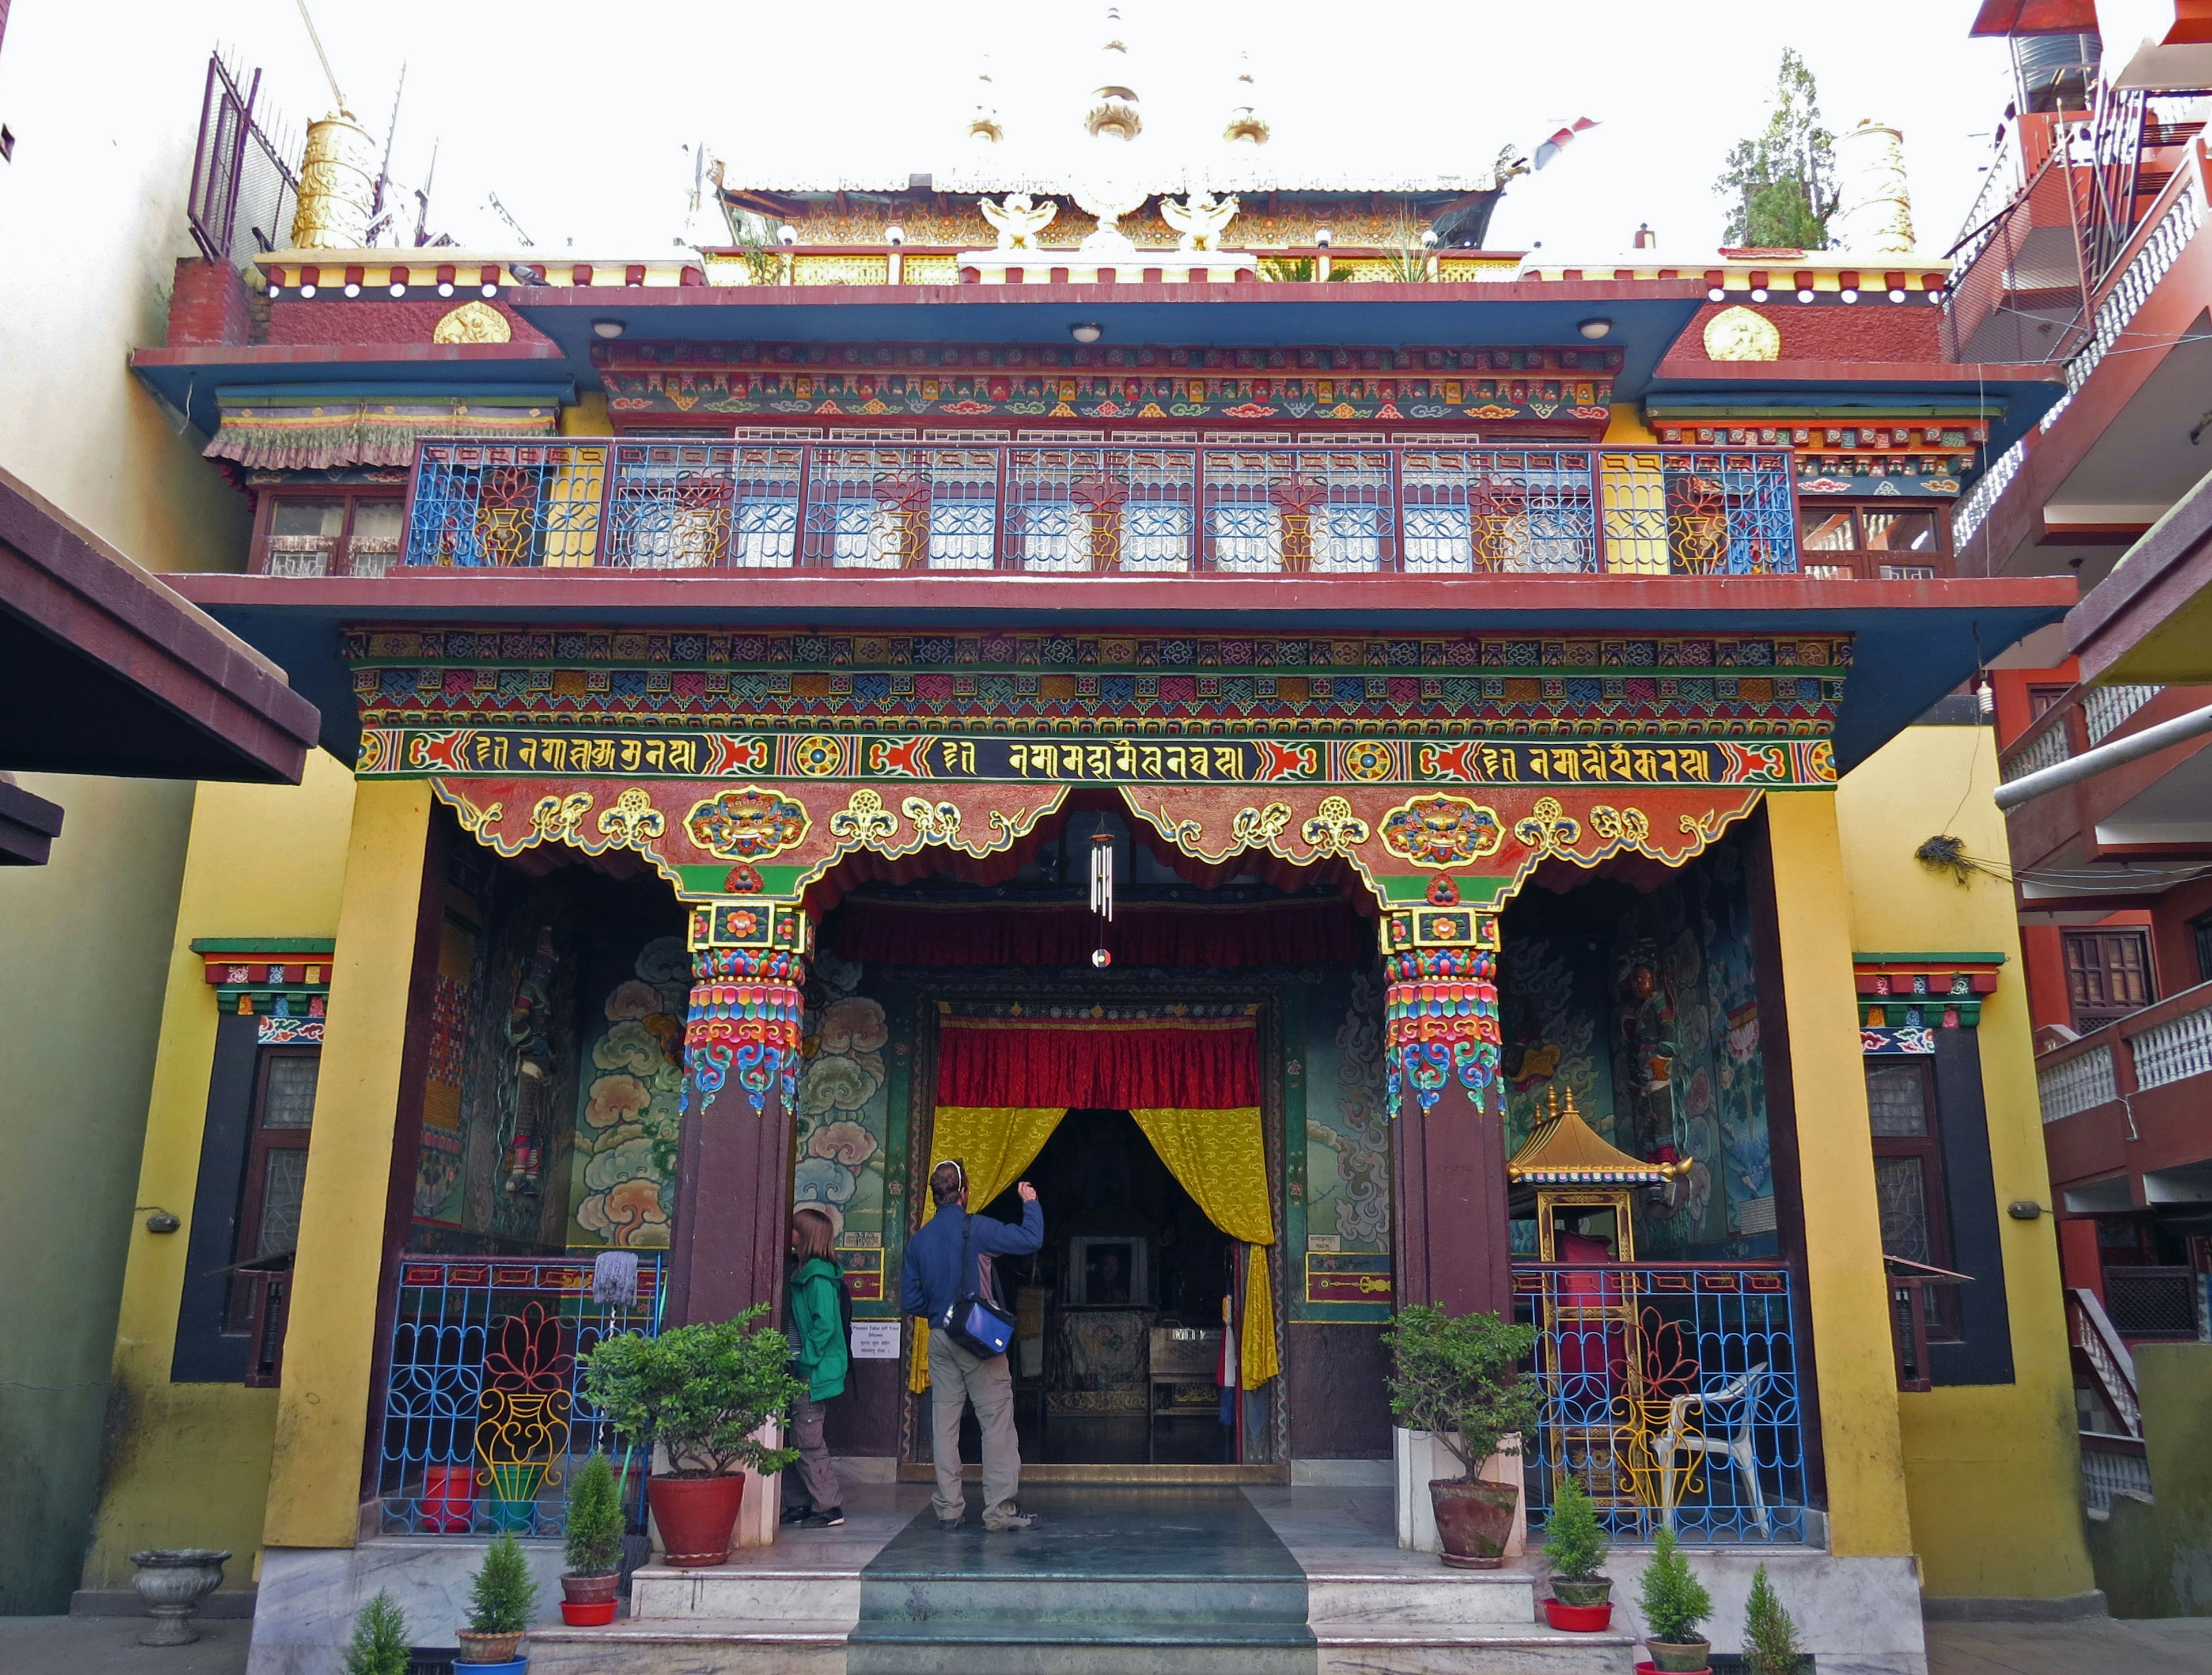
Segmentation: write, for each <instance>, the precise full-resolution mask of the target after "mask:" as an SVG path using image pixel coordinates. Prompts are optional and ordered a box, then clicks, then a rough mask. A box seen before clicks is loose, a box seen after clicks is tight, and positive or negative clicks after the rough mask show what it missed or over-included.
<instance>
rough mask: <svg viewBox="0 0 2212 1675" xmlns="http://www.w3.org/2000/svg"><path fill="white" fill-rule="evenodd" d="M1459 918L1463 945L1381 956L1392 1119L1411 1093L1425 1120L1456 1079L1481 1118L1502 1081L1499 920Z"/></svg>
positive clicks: (1479, 916)
mask: <svg viewBox="0 0 2212 1675" xmlns="http://www.w3.org/2000/svg"><path fill="white" fill-rule="evenodd" d="M1462 918H1463V919H1465V920H1466V921H1467V929H1468V935H1469V940H1468V941H1466V942H1462V943H1453V944H1437V945H1433V946H1430V947H1424V948H1407V949H1401V950H1396V951H1393V952H1390V953H1388V954H1385V955H1384V956H1383V974H1384V976H1385V977H1386V978H1387V979H1388V980H1389V992H1388V995H1387V996H1386V998H1385V1001H1384V1008H1383V1057H1384V1063H1385V1065H1386V1070H1387V1078H1388V1086H1389V1101H1390V1114H1391V1115H1392V1116H1393V1117H1395V1116H1398V1115H1399V1114H1401V1110H1402V1108H1403V1103H1404V1100H1405V1095H1406V1092H1407V1089H1412V1091H1413V1098H1414V1100H1415V1101H1416V1102H1417V1103H1418V1104H1419V1107H1420V1109H1421V1110H1422V1112H1423V1113H1424V1114H1425V1113H1427V1112H1429V1111H1431V1110H1432V1109H1433V1108H1435V1106H1436V1103H1437V1099H1438V1097H1439V1096H1440V1095H1442V1094H1443V1090H1444V1089H1445V1088H1446V1087H1447V1086H1449V1083H1451V1081H1452V1080H1453V1079H1454V1078H1455V1077H1456V1078H1457V1080H1458V1082H1459V1084H1460V1086H1461V1087H1462V1088H1464V1089H1466V1090H1467V1093H1468V1098H1469V1100H1470V1101H1471V1102H1472V1103H1473V1105H1474V1108H1475V1109H1476V1110H1477V1111H1478V1112H1480V1111H1481V1110H1482V1109H1483V1108H1484V1105H1485V1102H1486V1099H1487V1097H1488V1091H1489V1088H1490V1085H1491V1083H1493V1082H1495V1081H1496V1080H1497V1079H1498V1055H1499V1053H1500V1050H1501V1041H1500V1037H1499V1035H1498V921H1497V919H1496V918H1495V917H1494V916H1492V915H1490V914H1466V915H1462Z"/></svg>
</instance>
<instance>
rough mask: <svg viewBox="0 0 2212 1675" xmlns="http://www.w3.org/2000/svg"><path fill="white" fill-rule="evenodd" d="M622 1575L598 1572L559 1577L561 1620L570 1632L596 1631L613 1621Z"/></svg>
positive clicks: (619, 1572) (613, 1572) (605, 1571)
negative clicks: (580, 1630)
mask: <svg viewBox="0 0 2212 1675" xmlns="http://www.w3.org/2000/svg"><path fill="white" fill-rule="evenodd" d="M621 1587H622V1572H621V1571H619V1570H600V1571H596V1572H593V1573H592V1574H591V1575H584V1576H563V1577H562V1578H561V1596H562V1597H561V1620H562V1622H563V1623H567V1624H568V1626H569V1627H570V1628H572V1629H597V1628H602V1627H604V1626H605V1625H606V1624H607V1623H611V1622H613V1621H614V1620H615V1595H616V1593H617V1592H619V1591H620V1589H621Z"/></svg>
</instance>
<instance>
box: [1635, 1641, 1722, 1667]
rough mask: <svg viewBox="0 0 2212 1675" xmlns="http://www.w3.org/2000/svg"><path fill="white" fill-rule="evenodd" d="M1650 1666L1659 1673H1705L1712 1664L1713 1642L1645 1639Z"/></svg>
mask: <svg viewBox="0 0 2212 1675" xmlns="http://www.w3.org/2000/svg"><path fill="white" fill-rule="evenodd" d="M1644 1648H1645V1649H1646V1650H1647V1651H1649V1652H1650V1654H1651V1667H1652V1668H1653V1669H1654V1670H1656V1671H1657V1672H1659V1675H1707V1672H1708V1671H1710V1670H1711V1668H1712V1666H1713V1643H1712V1642H1711V1641H1709V1640H1681V1641H1667V1640H1647V1641H1645V1642H1644Z"/></svg>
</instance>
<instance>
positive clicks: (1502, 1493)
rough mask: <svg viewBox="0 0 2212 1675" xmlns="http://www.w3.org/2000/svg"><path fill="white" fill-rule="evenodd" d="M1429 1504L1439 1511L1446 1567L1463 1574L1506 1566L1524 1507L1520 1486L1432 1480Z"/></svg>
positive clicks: (1438, 1527) (1438, 1520)
mask: <svg viewBox="0 0 2212 1675" xmlns="http://www.w3.org/2000/svg"><path fill="white" fill-rule="evenodd" d="M1429 1502H1430V1504H1431V1506H1433V1507H1434V1508H1436V1514H1437V1538H1438V1539H1439V1540H1440V1541H1442V1542H1443V1549H1444V1551H1443V1562H1444V1563H1446V1564H1449V1565H1450V1566H1452V1567H1453V1568H1454V1569H1460V1570H1495V1569H1498V1566H1499V1565H1500V1564H1502V1563H1504V1560H1505V1544H1506V1542H1507V1541H1508V1540H1509V1539H1510V1538H1511V1537H1512V1534H1513V1514H1514V1513H1515V1512H1516V1510H1517V1509H1518V1508H1519V1507H1520V1504H1521V1490H1520V1488H1519V1486H1518V1485H1516V1484H1510V1483H1468V1482H1465V1481H1463V1480H1462V1479H1461V1478H1431V1479H1430V1480H1429Z"/></svg>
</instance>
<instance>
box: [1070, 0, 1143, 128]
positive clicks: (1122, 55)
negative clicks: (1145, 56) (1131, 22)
mask: <svg viewBox="0 0 2212 1675" xmlns="http://www.w3.org/2000/svg"><path fill="white" fill-rule="evenodd" d="M1121 37H1122V28H1121V8H1120V7H1119V6H1109V7H1107V8H1106V39H1105V40H1104V41H1103V43H1102V44H1101V45H1100V46H1099V49H1098V51H1099V58H1100V61H1101V62H1100V66H1099V70H1100V73H1099V77H1098V86H1097V88H1093V89H1092V90H1091V109H1090V111H1089V112H1087V113H1086V114H1085V117H1084V118H1083V127H1084V131H1085V132H1086V133H1087V134H1089V135H1090V136H1091V138H1093V139H1106V140H1133V139H1134V138H1136V137H1137V136H1138V134H1139V133H1140V132H1141V131H1143V129H1144V126H1145V121H1144V118H1143V117H1142V116H1141V115H1140V114H1139V112H1138V110H1137V91H1136V89H1135V88H1133V87H1131V86H1130V85H1129V82H1130V79H1131V78H1130V75H1129V46H1128V43H1127V41H1126V40H1124V39H1122V38H1121Z"/></svg>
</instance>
